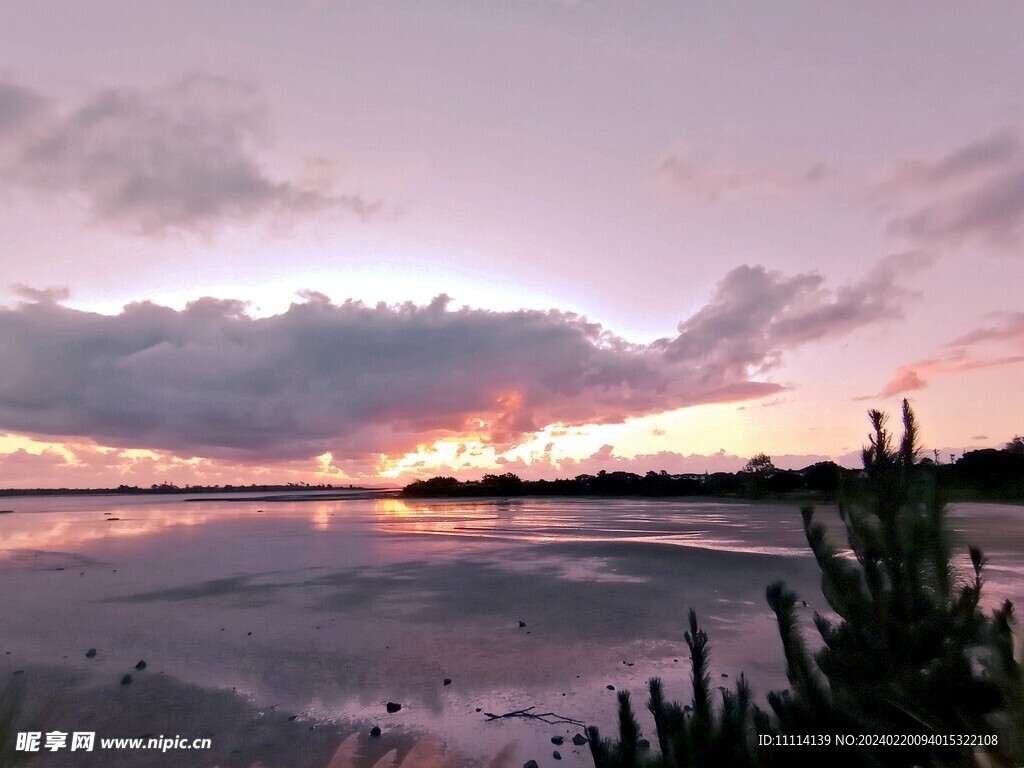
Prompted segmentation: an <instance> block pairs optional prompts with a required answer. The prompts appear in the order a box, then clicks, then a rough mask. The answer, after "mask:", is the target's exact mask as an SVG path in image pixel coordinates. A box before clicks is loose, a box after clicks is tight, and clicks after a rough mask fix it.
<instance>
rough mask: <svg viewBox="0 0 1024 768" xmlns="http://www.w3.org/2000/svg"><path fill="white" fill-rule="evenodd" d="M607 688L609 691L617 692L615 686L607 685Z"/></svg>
mask: <svg viewBox="0 0 1024 768" xmlns="http://www.w3.org/2000/svg"><path fill="white" fill-rule="evenodd" d="M605 688H607V689H608V690H609V691H614V690H615V686H614V685H610V684H609V685H606V686H605Z"/></svg>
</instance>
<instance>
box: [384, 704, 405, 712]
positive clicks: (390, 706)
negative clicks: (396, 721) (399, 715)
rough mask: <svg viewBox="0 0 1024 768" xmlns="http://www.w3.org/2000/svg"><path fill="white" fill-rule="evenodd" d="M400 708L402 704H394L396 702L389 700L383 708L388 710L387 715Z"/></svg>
mask: <svg viewBox="0 0 1024 768" xmlns="http://www.w3.org/2000/svg"><path fill="white" fill-rule="evenodd" d="M401 708H402V705H401V704H396V703H395V702H393V701H389V702H388V703H387V706H386V707H385V709H387V711H388V714H389V715H393V714H395V712H397V711H398V710H400V709H401Z"/></svg>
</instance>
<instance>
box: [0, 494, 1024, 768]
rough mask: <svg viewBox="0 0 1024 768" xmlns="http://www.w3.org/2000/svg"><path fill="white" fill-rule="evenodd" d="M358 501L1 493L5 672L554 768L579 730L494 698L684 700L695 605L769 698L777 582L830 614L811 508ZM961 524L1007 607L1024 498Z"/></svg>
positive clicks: (956, 523) (1017, 591)
mask: <svg viewBox="0 0 1024 768" xmlns="http://www.w3.org/2000/svg"><path fill="white" fill-rule="evenodd" d="M354 496H355V497H354V498H351V499H345V500H337V499H333V500H325V499H319V500H310V501H295V500H284V501H271V500H268V499H267V497H266V496H265V495H259V496H258V497H253V496H250V497H248V498H246V497H245V496H243V495H234V496H227V495H226V496H223V497H219V498H210V497H202V500H201V501H196V500H190V497H188V496H181V497H170V496H159V497H157V496H139V497H125V496H118V497H51V498H14V499H3V500H2V501H0V508H4V509H11V510H13V514H4V515H0V589H2V593H0V594H2V595H3V604H2V607H3V610H2V611H0V651H2V652H3V653H4V654H5V655H4V656H3V657H2V659H3V664H4V665H5V666H4V667H3V669H4V670H7V671H5V672H4V674H9V673H10V671H13V670H14V669H16V668H17V669H26V670H29V671H30V672H32V674H35V679H37V680H38V681H39V682H38V683H37V688H38V687H45V686H46V685H49V684H50V683H47V682H45V681H48V680H53V679H59V678H60V677H61V675H64V676H65V677H66V678H67V679H66V680H64V682H63V683H61V684H65V683H67V682H68V681H71V683H72V689H73V690H90V691H94V692H95V691H106V692H107V693H109V694H110V695H111V696H113V695H114V693H113V692H112V691H114V690H115V689H116V688H117V686H116V684H117V682H118V681H119V680H120V678H121V676H122V675H123V674H124V673H125V672H130V671H132V668H133V667H134V665H135V663H136V662H137V661H138V660H139V659H145V660H146V662H147V665H148V666H147V669H146V671H145V672H142V673H136V677H137V678H138V681H137V682H138V683H139V684H140V685H149V684H150V683H149V682H148V681H149V680H150V679H156V678H157V676H163V679H165V680H173V681H180V682H181V683H183V684H185V685H187V686H189V688H188V691H190V693H188V695H189V696H191V697H193V698H195V697H197V696H202V695H205V694H202V693H201V692H205V691H209V692H211V695H212V692H214V691H233V692H232V693H231V695H232V696H235V697H242V700H243V701H244V702H245V704H246V706H251V707H252V708H253V710H254V711H255V712H257V713H259V712H263V713H268V712H288V713H294V714H298V715H299V716H300V718H299V722H301V723H306V722H309V723H331V722H345V723H350V724H353V725H352V727H358V728H363V729H365V728H366V727H368V726H369V725H370V724H374V723H377V724H379V725H380V726H381V727H382V728H383V729H385V732H386V735H387V734H389V733H390V734H406V735H409V736H410V738H412V737H414V736H416V735H418V734H423V733H430V734H434V735H436V736H438V737H439V738H441V739H442V740H443V744H444V748H445V749H447V750H450V751H452V752H453V753H454V752H457V753H458V754H459V755H461V756H464V757H466V758H468V759H473V760H480V761H482V762H486V761H487V760H488V759H490V758H492V757H493V756H494V755H496V754H501V755H503V756H504V759H505V762H507V763H508V764H509V765H521V764H522V762H523V761H524V760H525V759H528V758H531V757H534V758H537V759H538V760H539V761H540V762H541V765H542V766H544V765H546V764H547V765H550V764H551V760H550V756H551V751H552V746H551V744H550V741H549V739H550V737H551V736H553V735H558V734H561V735H563V736H566V737H567V744H566V746H564V747H561V748H560V751H561V754H562V756H563V758H565V759H564V761H563V762H564V763H566V764H571V765H580V766H583V765H590V761H589V756H588V755H587V754H586V748H583V750H575V751H574V750H573V748H572V747H571V745H569V744H568V737H571V734H572V733H575V732H576V731H577V730H578V729H577V728H575V727H573V726H551V725H547V724H544V723H537V722H526V721H522V720H516V719H510V720H504V721H498V722H487V721H486V719H485V717H484V713H486V712H493V713H498V714H500V713H504V712H509V711H512V710H517V709H522V708H524V707H530V706H535V707H537V709H536V710H535V711H537V712H554V713H556V714H559V715H564V716H567V717H571V718H573V719H576V720H580V721H585V722H588V723H596V724H598V725H600V726H602V728H603V729H605V730H611V729H612V727H613V723H614V718H615V701H614V697H615V692H614V691H610V690H608V688H607V686H608V685H613V686H614V687H615V688H616V690H621V689H626V690H630V691H632V692H633V694H634V700H635V701H636V703H637V705H638V706H637V709H640V710H642V709H643V707H642V702H643V701H644V700H645V694H644V688H645V683H646V680H647V679H648V678H649V677H651V676H653V675H659V676H661V677H663V678H664V679H665V681H666V689H667V691H668V692H669V694H670V695H678V696H680V697H682V696H685V695H686V693H687V688H688V675H689V665H688V664H687V656H686V648H685V645H684V642H683V630H684V629H685V624H686V615H687V611H688V609H689V608H690V607H693V608H695V609H696V610H697V613H698V617H699V619H700V621H701V624H702V625H703V626H704V628H706V629H707V630H708V632H709V634H710V636H711V640H712V668H713V677H714V679H715V680H717V681H718V682H720V683H721V684H723V685H727V686H731V685H732V684H733V682H734V681H735V679H736V677H737V675H738V674H739V673H740V672H741V671H745V672H746V674H747V675H748V677H749V678H751V679H752V681H753V683H754V687H755V691H756V692H757V693H758V694H760V695H763V694H764V693H765V692H766V691H767V690H768V689H769V688H771V687H779V686H782V685H784V684H785V680H784V676H783V673H784V669H783V663H782V654H781V647H780V645H779V641H778V637H777V631H776V628H775V624H774V616H773V615H772V614H771V613H770V612H769V611H768V609H767V606H766V605H765V602H764V589H765V586H766V585H767V584H768V583H769V582H771V581H774V580H778V579H783V580H785V581H786V582H787V583H789V584H790V586H792V587H794V588H795V589H796V590H797V591H798V592H799V594H800V597H801V598H803V599H806V601H807V603H808V606H807V607H806V608H803V607H801V611H802V612H803V613H804V615H805V619H806V627H807V630H808V632H810V631H811V627H810V617H811V616H812V614H813V611H814V610H821V611H824V610H826V608H827V607H826V605H825V604H824V602H823V600H822V599H821V596H820V593H819V587H818V575H819V572H818V569H817V567H816V566H815V564H814V562H813V558H811V557H810V556H809V553H808V551H807V549H806V546H805V542H804V539H803V534H802V531H801V527H800V515H799V512H798V509H797V507H796V505H790V504H746V503H719V502H708V501H688V500H645V499H619V500H595V499H516V500H466V501H447V502H446V501H429V502H427V501H423V502H421V501H415V502H414V501H404V500H401V499H397V498H394V497H384V498H366V497H360V496H359V495H354ZM820 514H821V516H822V517H823V519H833V522H834V517H835V513H834V510H831V509H829V508H827V507H823V508H821V510H820ZM110 518H117V519H116V520H113V521H111V520H110ZM951 520H952V525H953V528H954V529H955V530H956V531H957V534H958V536H959V537H960V538H961V539H962V540H963V542H964V544H966V542H968V541H969V542H970V543H977V544H979V545H981V546H982V547H984V549H985V552H986V555H987V556H988V558H989V561H990V565H989V567H988V570H987V574H988V581H987V585H986V590H987V593H988V600H989V602H990V604H994V603H996V602H997V601H1001V600H1002V599H1004V598H1011V599H1014V600H1015V601H1018V602H1019V601H1020V599H1021V598H1024V579H1022V578H1021V576H1022V575H1024V510H1022V509H1020V508H1018V507H1010V506H999V505H982V504H968V505H959V506H956V507H954V508H953V509H952V515H951ZM961 549H962V550H963V551H964V552H966V546H963V547H961ZM520 622H525V625H526V626H525V627H520V625H519V623H520ZM93 647H94V648H97V649H98V653H97V656H96V658H93V659H87V658H86V657H85V651H86V650H87V649H88V648H93ZM35 670H39V672H34V671H35ZM43 670H45V673H44V672H43ZM726 675H727V676H728V677H725V676H726ZM31 676H32V675H31V674H28V675H26V679H28V678H29V677H31ZM445 678H448V679H451V680H452V683H451V684H450V685H444V684H443V681H444V679H445ZM29 682H31V681H29ZM54 685H55V684H54ZM133 690H134V689H133ZM140 690H141V688H140ZM197 692H199V693H197ZM61 695H63V694H61ZM68 695H71V694H68ZM104 695H106V694H104ZM117 695H122V694H121V693H117ZM124 695H128V694H124ZM132 695H135V694H132ZM218 695H221V696H223V695H224V694H223V693H221V694H218ZM388 701H395V702H400V703H401V704H402V711H401V712H400V713H397V714H394V715H388V714H386V713H385V711H384V704H385V703H386V702H388ZM117 706H118V705H117V702H116V701H113V702H112V703H111V705H110V707H111V708H110V712H111V713H115V712H116V709H117ZM271 708H273V709H271ZM478 708H479V709H480V710H481V712H477V711H476V710H477V709H478ZM110 717H111V723H113V722H115V721H116V722H124V718H125V715H124V713H123V712H122V713H121V714H111V716H110ZM146 717H155V715H147V716H146ZM129 720H130V718H129ZM642 722H643V721H642ZM137 725H138V727H140V728H143V729H146V730H148V731H153V730H154V728H153V727H149V728H147V727H146V726H147V725H151V724H147V723H146V722H140V723H137ZM43 727H44V728H45V727H47V725H46V724H45V723H44V724H43ZM100 727H103V724H102V722H101V726H100ZM111 727H113V726H112V725H111ZM646 730H647V731H648V732H650V728H649V726H648V728H647V729H646ZM339 732H340V731H339ZM239 738H241V737H239ZM332 748H333V747H332ZM503 750H504V751H503ZM542 758H548V759H547V763H545V761H544V760H543V759H542ZM55 764H56V763H55ZM68 764H73V763H68ZM129 764H134V763H129ZM154 764H156V763H154ZM167 764H172V763H167ZM177 764H183V763H180V762H178V763H177ZM189 764H191V763H189ZM195 764H197V765H198V764H203V763H195ZM211 764H212V763H211ZM224 764H228V763H224ZM239 764H242V763H239ZM246 764H248V763H246ZM266 764H268V765H270V764H273V763H272V762H270V763H266ZM286 764H287V763H286ZM294 764H296V765H297V764H298V763H297V762H296V763H294ZM323 764H326V763H323Z"/></svg>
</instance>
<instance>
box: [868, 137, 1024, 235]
mask: <svg viewBox="0 0 1024 768" xmlns="http://www.w3.org/2000/svg"><path fill="white" fill-rule="evenodd" d="M882 192H883V194H884V195H887V196H890V197H892V198H894V199H896V200H897V201H899V203H898V204H899V206H900V207H901V208H903V209H904V210H903V212H902V213H900V214H898V215H896V216H895V217H894V218H892V219H891V220H890V222H889V224H888V230H889V232H890V233H891V234H893V235H897V236H902V237H907V238H910V239H912V240H914V241H915V242H918V243H923V244H926V245H941V246H958V245H961V244H963V243H969V242H977V243H981V244H984V245H987V246H990V247H995V248H998V249H1000V250H1006V251H1013V252H1020V250H1021V242H1022V240H1021V237H1022V234H1024V147H1022V143H1021V141H1020V139H1019V137H1018V136H1017V134H1016V133H1015V132H1012V131H1000V132H998V133H995V134H992V135H991V136H988V137H985V138H983V139H981V140H978V141H974V142H971V143H969V144H966V145H964V146H962V147H958V148H956V149H954V150H952V151H950V152H948V153H947V154H945V155H944V156H942V157H939V158H936V159H932V160H905V161H903V162H901V163H899V164H898V165H897V168H896V170H895V172H894V173H893V175H892V178H890V180H889V181H888V182H886V184H884V185H883V188H882ZM908 198H909V202H907V199H908Z"/></svg>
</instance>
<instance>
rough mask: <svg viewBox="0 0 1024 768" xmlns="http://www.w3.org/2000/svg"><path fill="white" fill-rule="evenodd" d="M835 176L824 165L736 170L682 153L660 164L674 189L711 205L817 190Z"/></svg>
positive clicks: (661, 173) (660, 174) (662, 176)
mask: <svg viewBox="0 0 1024 768" xmlns="http://www.w3.org/2000/svg"><path fill="white" fill-rule="evenodd" d="M834 175H835V171H834V170H833V169H832V168H830V167H829V166H827V165H826V164H825V163H822V162H817V163H812V164H810V165H807V166H806V167H804V168H801V169H799V170H795V171H793V170H772V169H758V168H744V169H735V168H729V167H714V166H713V165H709V164H707V163H700V162H697V161H695V160H693V159H691V158H690V157H689V156H688V154H687V153H685V152H682V151H675V152H671V153H669V154H668V155H666V156H665V157H664V158H663V159H662V160H661V162H660V163H659V164H658V178H659V179H661V180H662V181H664V182H665V183H667V184H668V185H669V187H670V188H672V189H675V190H679V191H681V192H685V193H686V194H689V195H691V196H693V197H695V198H697V199H698V200H702V201H704V202H708V203H713V202H716V201H718V200H719V199H720V198H722V197H724V196H727V195H731V194H735V193H740V192H750V191H762V192H764V191H779V190H783V191H786V190H794V189H802V188H807V187H815V186H818V185H819V184H821V183H822V182H824V181H826V180H827V179H829V178H831V177H832V176H834Z"/></svg>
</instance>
